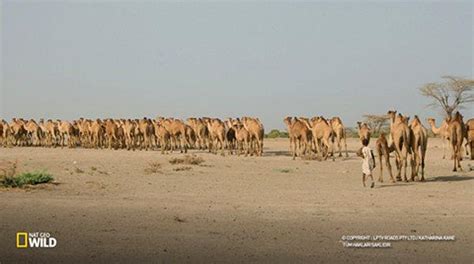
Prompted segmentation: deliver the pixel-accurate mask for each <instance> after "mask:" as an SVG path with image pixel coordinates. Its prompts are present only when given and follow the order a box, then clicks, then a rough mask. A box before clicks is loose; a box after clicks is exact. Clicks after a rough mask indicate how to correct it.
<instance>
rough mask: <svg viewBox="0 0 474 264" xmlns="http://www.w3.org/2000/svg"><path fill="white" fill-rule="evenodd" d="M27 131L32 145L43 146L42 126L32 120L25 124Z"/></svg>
mask: <svg viewBox="0 0 474 264" xmlns="http://www.w3.org/2000/svg"><path fill="white" fill-rule="evenodd" d="M25 130H26V133H27V135H28V138H29V140H30V142H29V143H30V144H31V145H33V146H40V145H41V138H42V131H41V128H40V126H39V125H38V124H37V123H36V121H35V120H33V119H30V120H29V121H28V122H26V124H25Z"/></svg>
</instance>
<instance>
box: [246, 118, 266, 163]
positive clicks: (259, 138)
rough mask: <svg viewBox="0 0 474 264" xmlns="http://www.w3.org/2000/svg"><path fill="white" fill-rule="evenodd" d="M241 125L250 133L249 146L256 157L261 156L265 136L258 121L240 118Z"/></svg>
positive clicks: (256, 119)
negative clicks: (250, 145) (251, 146)
mask: <svg viewBox="0 0 474 264" xmlns="http://www.w3.org/2000/svg"><path fill="white" fill-rule="evenodd" d="M241 121H242V124H243V125H244V127H245V129H247V131H248V132H249V133H250V138H251V142H252V143H251V144H252V145H253V149H254V150H255V153H256V155H257V156H262V155H263V137H264V135H265V129H264V127H263V124H262V122H260V119H258V118H253V117H242V119H241Z"/></svg>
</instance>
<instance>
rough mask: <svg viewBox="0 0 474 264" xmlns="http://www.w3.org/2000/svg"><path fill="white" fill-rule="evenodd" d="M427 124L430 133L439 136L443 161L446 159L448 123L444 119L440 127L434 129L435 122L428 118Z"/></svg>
mask: <svg viewBox="0 0 474 264" xmlns="http://www.w3.org/2000/svg"><path fill="white" fill-rule="evenodd" d="M427 121H428V123H429V124H430V127H431V131H432V132H433V134H435V135H437V136H440V137H441V141H442V143H443V159H445V158H446V149H447V148H448V147H449V131H448V122H447V120H446V119H444V120H443V122H442V123H441V126H439V127H436V121H435V119H434V118H428V119H427Z"/></svg>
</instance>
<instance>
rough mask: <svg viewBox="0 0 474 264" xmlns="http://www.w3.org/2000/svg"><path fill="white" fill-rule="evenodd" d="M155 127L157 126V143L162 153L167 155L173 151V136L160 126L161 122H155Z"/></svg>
mask: <svg viewBox="0 0 474 264" xmlns="http://www.w3.org/2000/svg"><path fill="white" fill-rule="evenodd" d="M153 125H154V126H155V136H156V139H157V142H158V143H159V145H160V149H161V153H162V154H164V153H167V152H168V151H169V150H170V149H171V142H170V141H171V140H170V139H171V135H170V132H168V130H166V128H165V127H164V126H162V125H161V124H160V122H159V121H156V120H155V121H154V122H153Z"/></svg>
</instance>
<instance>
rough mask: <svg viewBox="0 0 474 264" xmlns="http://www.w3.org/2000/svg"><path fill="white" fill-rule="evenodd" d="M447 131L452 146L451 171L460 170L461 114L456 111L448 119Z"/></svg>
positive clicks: (462, 137) (462, 124) (462, 127)
mask: <svg viewBox="0 0 474 264" xmlns="http://www.w3.org/2000/svg"><path fill="white" fill-rule="evenodd" d="M448 132H449V142H450V143H451V147H452V152H453V154H452V156H453V160H454V167H453V171H457V169H458V168H459V170H460V171H462V167H461V159H462V150H461V148H462V142H463V140H464V135H465V128H464V123H463V120H462V115H461V114H460V113H459V112H456V114H455V115H454V117H453V118H450V119H449V120H448Z"/></svg>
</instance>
